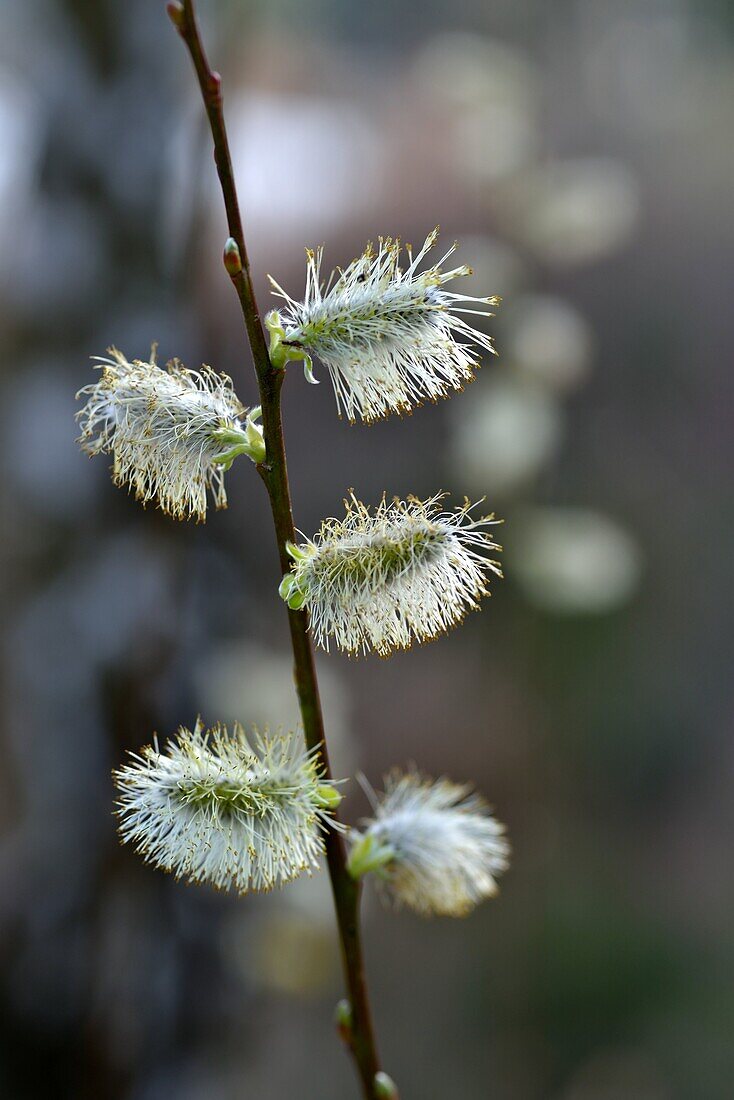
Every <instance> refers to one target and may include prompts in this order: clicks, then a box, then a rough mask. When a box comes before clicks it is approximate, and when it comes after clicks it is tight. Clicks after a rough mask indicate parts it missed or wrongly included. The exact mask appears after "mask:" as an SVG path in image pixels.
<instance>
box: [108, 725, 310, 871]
mask: <svg viewBox="0 0 734 1100" xmlns="http://www.w3.org/2000/svg"><path fill="white" fill-rule="evenodd" d="M299 741H300V739H299V738H297V737H296V736H295V735H288V736H285V737H275V738H271V737H259V736H258V737H257V738H256V740H255V743H254V745H252V744H250V742H249V741H248V739H247V737H246V736H245V733H244V731H243V730H242V729H241V727H239V726H236V727H235V729H234V733H233V735H232V736H228V734H227V730H226V728H224V727H216V728H215V729H213V730H210V731H205V730H204V727H203V725H202V724H201V722H197V724H196V726H195V728H194V730H193V732H191V731H189V730H187V729H184V728H182V729H181V730H179V733H178V736H177V737H176V738H175V739H173V740H171V741H170V742H169V743H168V745H167V746H166V749H165V751H164V752H160V751H159V750H158V747H157V745H156V746H155V747H151V746H147V747H146V748H144V749H143V750H142V751H141V753H140V754H136V753H132V754H131V757H132V763H129V764H127V765H125V766H124V767H122V768H120V769H119V770H118V771H116V772H115V773H114V778H115V782H116V785H117V787H118V789H119V792H120V797H119V800H118V803H117V813H118V815H119V819H120V825H119V828H120V834H121V837H122V839H123V841H127V842H130V843H132V844H133V845H134V846H135V848H136V849H137V851H139V852H140V853H141V854H142V855H143V856H144V858H145V859H146V860H147V861H148V862H150V863H153V864H155V865H156V866H157V867H161V868H162V869H163V870H165V871H171V872H172V873H173V874H174V875H175V876H176V877H177V878H184V879H186V880H187V881H189V882H210V883H212V884H213V885H214V886H216V887H218V888H220V889H229V888H230V887H234V888H235V889H236V890H238V891H239V892H240V893H246V892H248V891H253V890H254V891H260V890H270V889H271V888H272V887H273V886H277V885H282V884H283V883H286V882H289V881H290V880H291V879H294V878H296V877H297V876H298V875H299V874H301V873H302V872H304V871H310V870H311V869H312V868H314V867H315V866H316V865H317V860H318V857H319V855H320V854H321V852H322V851H323V839H322V831H323V828H324V827H325V826H326V823H327V821H328V820H329V819H328V815H327V814H326V812H325V809H324V800H323V798H322V797H321V796H320V788H319V769H318V766H317V762H316V760H315V758H314V756H313V754H312V753H308V752H306V751H304V749H303V748H302V747H301V745H300V744H299ZM322 789H323V788H322Z"/></svg>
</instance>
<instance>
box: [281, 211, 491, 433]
mask: <svg viewBox="0 0 734 1100" xmlns="http://www.w3.org/2000/svg"><path fill="white" fill-rule="evenodd" d="M437 237H438V230H437V229H436V230H434V231H433V233H431V234H429V236H428V237H427V238H426V241H425V243H424V245H423V247H422V248H421V249H420V251H419V252H418V253H417V255H416V256H413V253H412V250H411V248H410V246H408V247H407V248H406V252H407V256H408V261H409V262H408V266H407V267H405V268H404V269H403V268H401V266H400V252H401V245H400V241H399V240H393V239H392V238H390V237H387V238H380V240H379V242H378V248H377V251H376V252H375V251H374V249H373V247H372V245H371V244H368V245H367V247H366V249H365V251H364V252H363V254H362V255H361V256H359V257H358V258H357V259H356V260H353V261H352V263H350V264H349V265H348V267H347V268H345V269H344V270H343V271H339V273H338V275H337V277H336V278H334V273H332V276H331V279H330V280H329V283H328V285H327V286H326V287H324V286H323V285H322V280H321V264H322V258H323V249H321V248H319V249H318V250H317V251H316V252H313V251H311V250H308V251H307V253H306V255H307V269H306V291H305V297H304V300H303V301H302V302H298V301H295V300H294V299H293V298H291V296H290V295H289V294H287V293H286V292H285V291H284V290H283V289H282V288H281V287H280V286H278V284H277V283H275V282H274V281H273V280H271V282H273V286H274V287H275V293H276V294H277V295H278V296H279V297H281V298H283V299H284V302H285V305H284V306H283V307H281V310H280V320H281V323H282V325H283V327H284V330H285V332H284V338H283V345H284V347H287V348H289V349H291V351H293V350H294V349H298V348H303V349H304V350H305V351H307V352H311V353H313V354H314V355H316V356H318V358H319V359H320V360H321V361H322V362H323V363H324V364H325V366H326V367H327V368H328V370H329V374H330V375H331V380H332V383H333V386H334V392H335V394H336V401H337V408H338V410H339V412H340V413H341V412H342V411H343V412H344V414H345V415H346V417H347V419H348V420H349V421H354V420H355V419H356V418H357V417H359V418H361V419H362V420H365V421H368V422H369V421H372V420H379V419H380V418H381V417H384V416H387V415H388V414H390V413H392V412H398V413H404V412H408V411H409V410H410V409H412V408H414V407H415V406H417V405H420V404H421V403H422V402H424V401H426V400H431V401H435V400H436V399H437V398H439V397H444V396H445V395H446V394H447V393H449V392H450V391H451V390H457V389H461V388H462V387H463V386H464V385H465V383H467V382H469V381H470V380H471V379H472V378H473V372H474V370H475V369H476V368H477V367H478V366H479V359H478V357H477V354H476V351H475V349H474V347H472V344H473V345H476V346H477V347H480V348H484V349H485V350H486V351H489V352H492V351H493V347H492V341H491V339H490V337H489V336H487V335H486V334H485V333H483V332H481V331H479V330H477V329H475V328H473V327H472V326H471V325H470V324H468V323H467V322H466V321H465V320H464V317H463V316H462V315H463V314H479V315H480V316H484V317H489V316H492V314H491V313H490V311H489V309H488V308H487V307H488V306H493V305H496V304H497V303H498V301H499V299H498V298H477V297H474V296H472V295H466V294H454V293H452V292H450V291H447V290H444V289H443V288H444V284H446V283H448V282H450V281H451V280H452V279H457V278H460V277H462V276H466V275H471V274H472V271H471V268H469V267H466V266H465V265H461V266H459V267H456V268H453V269H451V270H449V271H443V270H442V264H443V263H444V262H445V261H446V260H447V259H448V257H449V256H451V255H452V253H453V252H454V251H455V249H456V247H457V246H456V244H454V245H452V247H451V248H450V249H449V250H448V252H447V253H446V254H445V256H443V257H442V258H441V259H440V260H439V261H438V262H437V263H435V264H434V265H433V266H432V267H430V268H427V269H426V270H424V271H419V270H418V268H419V267H420V264H421V262H422V261H423V259H424V257H425V256H426V254H427V253H428V252H429V251H430V250H431V248H432V247H433V246H434V244H435V243H436V239H437ZM465 341H468V342H465Z"/></svg>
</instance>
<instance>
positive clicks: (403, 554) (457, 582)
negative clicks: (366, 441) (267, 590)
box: [281, 494, 502, 657]
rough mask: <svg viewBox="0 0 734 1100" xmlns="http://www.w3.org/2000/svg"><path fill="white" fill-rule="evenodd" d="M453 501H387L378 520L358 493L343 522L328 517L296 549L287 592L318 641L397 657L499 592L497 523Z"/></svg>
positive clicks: (437, 498)
mask: <svg viewBox="0 0 734 1100" xmlns="http://www.w3.org/2000/svg"><path fill="white" fill-rule="evenodd" d="M442 499H443V497H442V496H441V495H437V496H434V497H431V498H430V499H429V500H426V501H421V500H418V499H417V498H416V497H409V498H408V500H407V501H401V500H398V499H394V500H392V501H390V502H388V501H387V500H386V499H385V498H383V500H382V501H381V503H380V504H379V505H378V506H377V508H376V509H375V510H374V512H371V511H370V509H369V508H368V507H367V506H366V505H364V504H362V503H361V502H360V501H358V500H357V499H356V497H355V496H354V495H353V494H352V495H351V496H350V498H349V499H348V500H346V501H345V504H346V515H345V517H344V518H343V519H327V520H324V522H323V523H322V525H321V528H320V530H319V531H318V532H317V534H316V535H315V536H314V537H313V539H309V540H307V541H306V542H305V543H302V544H301V545H299V546H298V547H291V556H292V557H293V559H294V561H293V566H292V569H291V572H290V573H289V574H286V577H285V578H284V582H283V584H282V585H281V594H282V595H283V596H284V598H286V599H288V600H289V602H290V603H291V606H304V607H306V608H307V609H308V612H309V618H310V627H311V631H312V633H313V636H314V639H315V640H316V642H317V643H318V645H320V646H322V647H323V648H324V649H328V648H329V644H330V641H331V640H332V639H333V641H334V642H335V643H336V645H337V646H338V648H339V649H342V650H345V651H346V652H347V653H353V654H357V653H367V652H368V651H371V650H372V651H374V652H376V653H378V654H379V655H380V656H383V657H385V656H388V655H389V654H390V653H392V652H393V650H396V649H407V648H409V647H410V645H411V644H412V643H413V642H414V641H418V642H425V641H428V640H430V639H431V638H435V637H437V636H438V635H439V634H441V633H443V632H445V631H447V630H449V629H450V628H451V627H453V626H455V625H456V624H457V623H459V622H460V621H461V620H462V619H463V617H464V615H465V614H466V613H467V612H468V611H470V610H472V609H474V608H476V607H478V606H479V600H480V598H481V597H482V596H485V595H488V594H489V588H488V584H487V577H488V574H489V573H494V574H495V575H496V576H501V575H502V574H501V570H500V567H499V564H498V563H497V562H496V561H494V560H492V559H491V558H489V557H487V556H486V555H487V552H488V551H493V550H499V549H500V547H499V546H498V545H497V543H495V542H494V541H493V540H492V537H491V534H490V531H489V530H488V528H491V526H492V525H493V524H494V523H496V522H498V521H495V520H494V517H493V516H491V515H490V516H483V517H479V518H476V519H474V518H472V516H471V510H472V507H473V506H472V505H471V504H470V503H469V502H468V501H466V502H465V503H464V505H463V506H462V507H461V508H458V509H456V510H455V511H446V510H443V509H442V508H441V502H442Z"/></svg>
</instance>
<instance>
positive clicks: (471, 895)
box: [351, 771, 510, 917]
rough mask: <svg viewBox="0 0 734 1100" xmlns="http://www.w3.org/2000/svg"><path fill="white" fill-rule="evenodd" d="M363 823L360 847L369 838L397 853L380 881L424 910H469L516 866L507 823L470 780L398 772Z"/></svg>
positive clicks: (391, 894)
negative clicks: (468, 783)
mask: <svg viewBox="0 0 734 1100" xmlns="http://www.w3.org/2000/svg"><path fill="white" fill-rule="evenodd" d="M363 824H364V831H363V832H362V833H359V832H354V833H353V834H352V835H351V840H352V845H353V849H352V850H353V851H354V848H355V847H356V845H358V844H364V841H365V838H367V842H368V843H369V844H374V845H375V847H377V848H378V849H381V850H383V851H384V852H385V853H386V855H389V858H386V859H385V861H384V863H383V866H382V867H381V869H380V871H379V875H378V882H379V885H380V888H381V889H382V890H383V892H384V894H385V896H386V897H387V898H388V900H390V901H391V902H392V903H393V904H394V905H396V906H398V907H400V906H406V907H407V908H409V909H412V910H414V911H415V912H417V913H419V914H420V915H421V916H433V915H435V916H450V917H463V916H466V915H467V914H468V913H469V912H471V910H472V909H473V908H474V907H475V906H476V905H477V904H478V903H479V902H481V901H483V900H484V899H485V898H490V897H492V896H493V895H494V894H496V893H497V883H496V878H497V876H498V875H499V874H501V872H503V871H505V870H506V869H507V867H508V866H509V856H510V845H509V843H508V841H507V839H506V838H505V835H504V833H505V828H504V826H503V825H501V824H500V823H499V822H498V821H496V820H495V818H494V817H493V816H492V815H491V813H490V812H489V807H488V806H487V804H486V803H485V802H484V800H483V799H482V798H480V797H479V796H478V795H476V794H472V793H471V791H470V788H469V787H468V786H465V785H459V784H456V783H452V782H450V781H449V780H448V779H437V780H432V779H428V778H425V777H423V776H421V775H419V774H417V773H415V772H408V773H401V772H399V771H396V772H393V773H392V774H391V775H389V776H388V777H387V778H386V781H385V791H384V793H383V794H382V795H381V796H379V799H378V800H377V801H376V804H375V809H374V817H373V818H372V819H370V820H368V821H366V822H364V823H363Z"/></svg>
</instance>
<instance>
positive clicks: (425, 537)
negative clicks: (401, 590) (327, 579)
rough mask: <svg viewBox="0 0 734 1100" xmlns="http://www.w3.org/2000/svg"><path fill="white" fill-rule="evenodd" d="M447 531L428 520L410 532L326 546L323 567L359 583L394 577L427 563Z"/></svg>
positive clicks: (323, 554) (323, 551)
mask: <svg viewBox="0 0 734 1100" xmlns="http://www.w3.org/2000/svg"><path fill="white" fill-rule="evenodd" d="M443 540H444V535H443V532H442V530H441V528H440V527H438V526H437V525H436V524H430V523H424V524H422V525H421V526H418V527H416V528H415V530H413V531H411V532H410V533H409V534H407V535H406V534H404V533H401V534H399V535H398V534H391V533H389V532H388V533H385V534H380V535H373V536H372V537H371V538H370V539H369V540H362V541H360V540H358V539H356V540H354V541H353V542H352V543H351V544H350V542H344V543H342V544H339V543H336V544H335V545H331V546H324V547H323V549H322V551H321V554H320V558H321V565H322V567H325V568H327V569H328V570H329V571H334V572H336V573H338V575H339V577H340V578H343V579H344V580H346V581H349V583H350V584H354V585H356V586H359V585H360V584H361V583H363V582H364V583H367V582H368V581H370V580H374V579H375V577H376V576H379V577H380V578H381V579H382V580H383V581H391V580H393V579H394V578H395V577H398V576H400V575H401V574H402V573H404V572H405V571H406V570H407V569H409V568H410V567H411V566H413V565H424V564H425V563H426V562H427V561H429V560H430V559H431V557H432V556H433V555H434V554H435V553H436V551H437V550H438V549H440V547H441V545H442V544H443Z"/></svg>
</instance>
